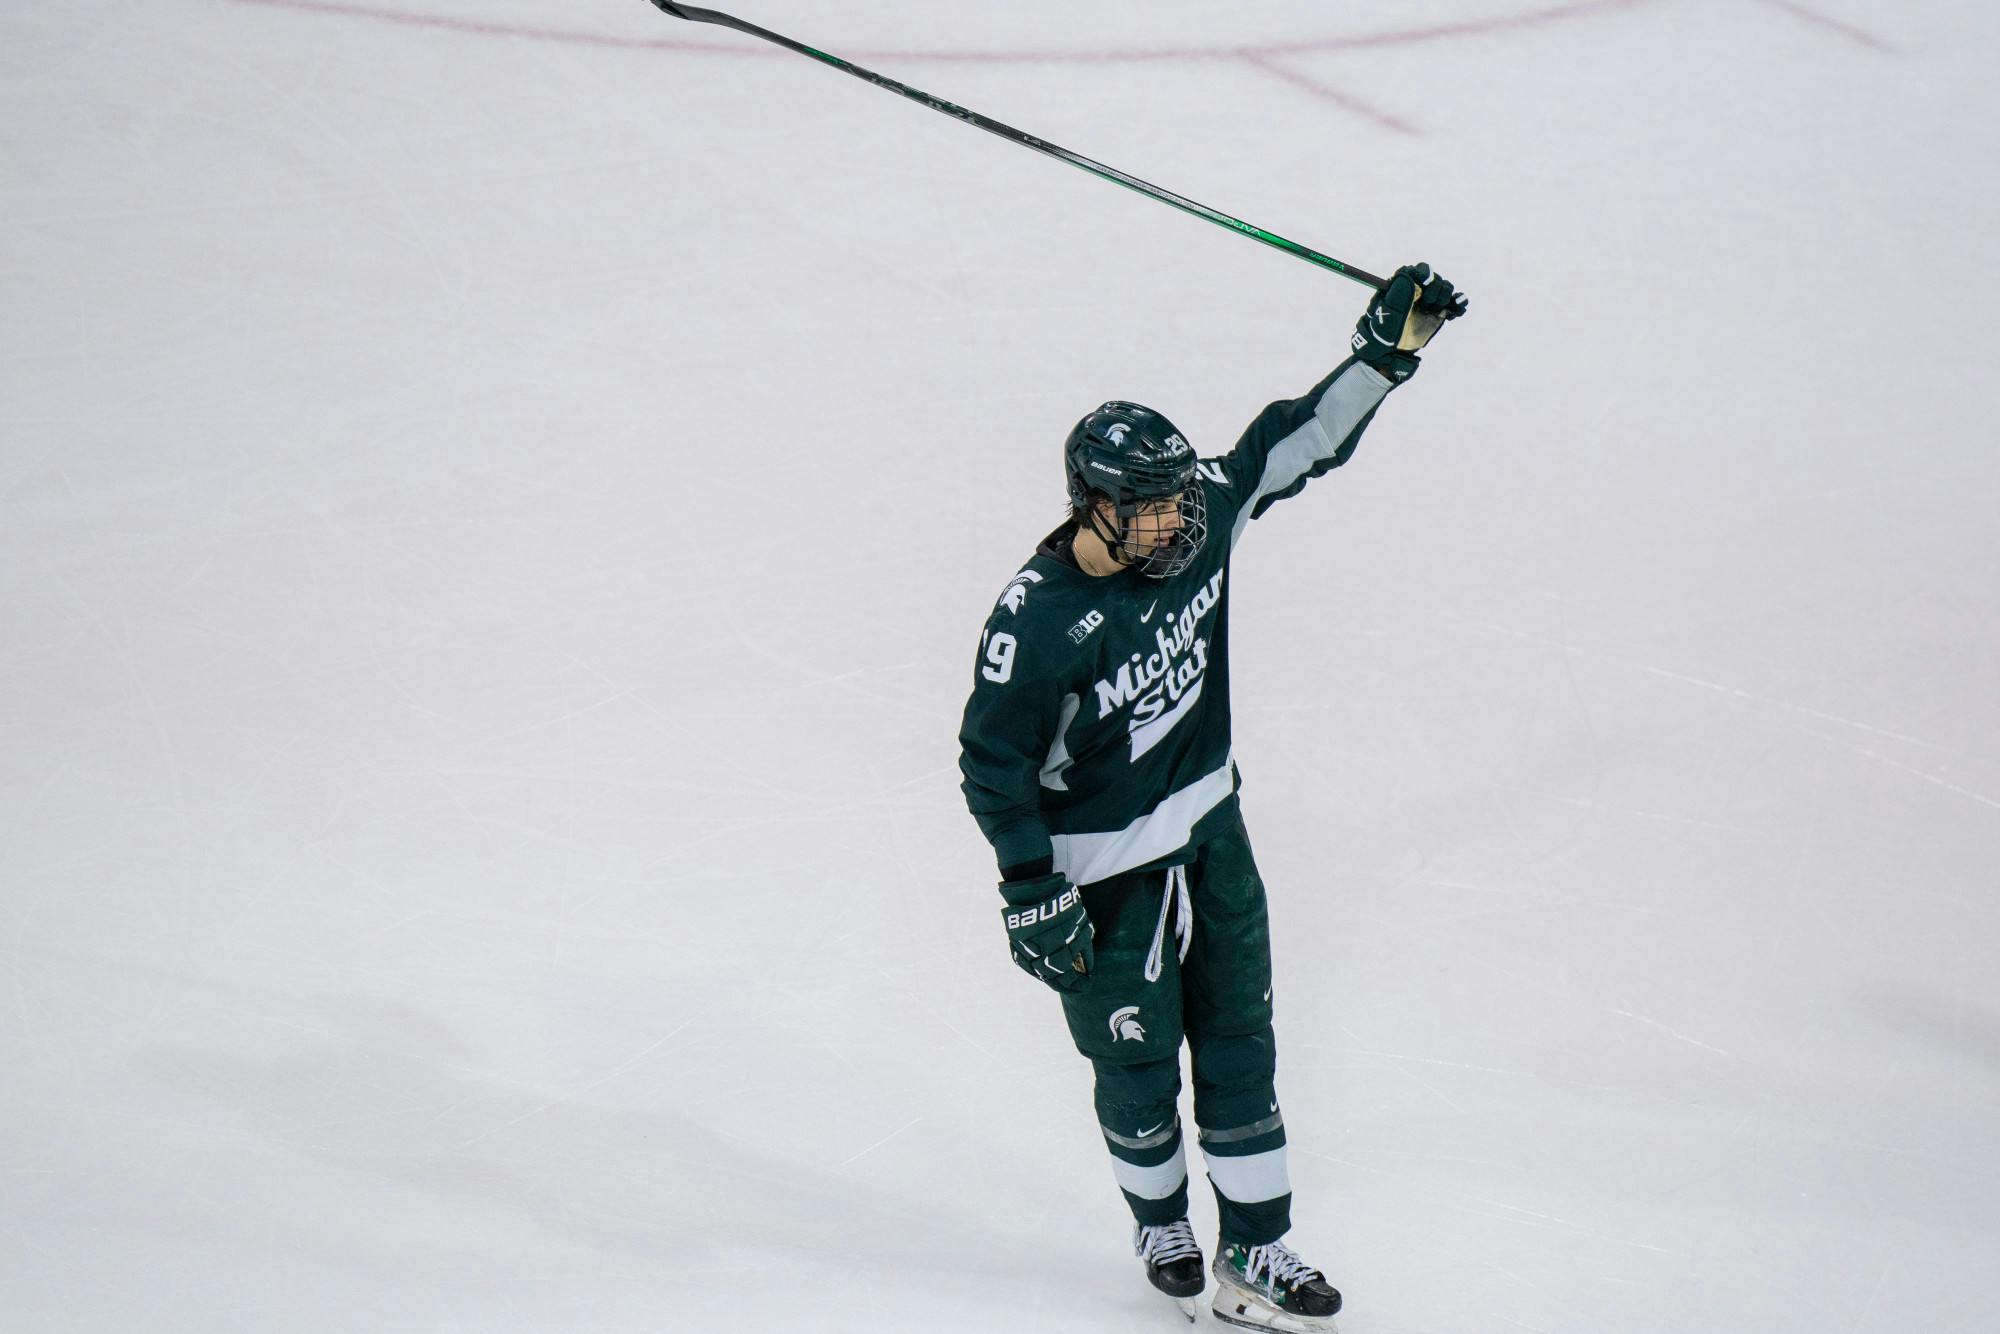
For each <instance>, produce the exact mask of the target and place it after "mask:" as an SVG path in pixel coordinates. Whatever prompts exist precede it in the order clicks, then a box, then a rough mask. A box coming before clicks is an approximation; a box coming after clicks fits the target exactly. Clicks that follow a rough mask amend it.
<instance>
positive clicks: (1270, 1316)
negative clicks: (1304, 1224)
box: [1212, 1241, 1340, 1334]
mask: <svg viewBox="0 0 2000 1334" xmlns="http://www.w3.org/2000/svg"><path fill="white" fill-rule="evenodd" d="M1339 1309H1340V1293H1339V1292H1338V1291H1337V1290H1336V1289H1335V1288H1334V1286H1333V1285H1332V1284H1331V1283H1328V1282H1327V1281H1326V1275H1324V1274H1322V1273H1320V1272H1319V1270H1317V1269H1314V1268H1313V1267H1312V1266H1311V1265H1309V1264H1307V1263H1306V1262H1305V1261H1304V1260H1301V1259H1299V1257H1298V1256H1296V1255H1294V1254H1292V1252H1291V1251H1290V1250H1289V1249H1288V1248H1286V1247H1284V1246H1281V1245H1279V1244H1278V1243H1277V1242H1275V1241H1274V1242H1272V1243H1270V1244H1269V1245H1266V1246H1245V1245H1243V1244H1241V1243H1240V1242H1233V1241H1228V1242H1223V1243H1222V1244H1221V1247H1220V1249H1219V1250H1218V1251H1217V1253H1216V1257H1215V1301H1214V1303H1213V1307H1212V1310H1213V1312H1214V1315H1215V1318H1216V1319H1217V1320H1220V1321H1222V1322H1224V1323H1225V1324H1230V1325H1241V1326H1242V1327H1243V1328H1245V1329H1277V1330H1284V1331H1286V1334H1322V1332H1323V1331H1328V1330H1331V1329H1333V1327H1334V1326H1333V1314H1334V1312H1336V1311H1338V1310H1339Z"/></svg>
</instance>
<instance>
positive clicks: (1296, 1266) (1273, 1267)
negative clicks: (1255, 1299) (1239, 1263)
mask: <svg viewBox="0 0 2000 1334" xmlns="http://www.w3.org/2000/svg"><path fill="white" fill-rule="evenodd" d="M1243 1277H1244V1279H1245V1280H1247V1281H1248V1282H1251V1283H1255V1284H1257V1285H1258V1286H1260V1287H1262V1288H1263V1289H1264V1291H1265V1292H1268V1293H1273V1295H1275V1289H1276V1286H1277V1285H1278V1284H1280V1283H1282V1284H1284V1285H1285V1287H1286V1288H1288V1289H1290V1288H1296V1287H1298V1286H1299V1285H1300V1284H1301V1283H1305V1282H1307V1281H1308V1280H1311V1279H1315V1278H1322V1277H1324V1275H1322V1274H1321V1273H1320V1272H1319V1270H1317V1269H1314V1268H1313V1267H1312V1266H1311V1265H1309V1264H1307V1263H1306V1262H1305V1261H1304V1260H1301V1259H1299V1257H1298V1256H1296V1255H1294V1254H1293V1253H1292V1251H1291V1249H1290V1248H1289V1247H1287V1246H1283V1245H1280V1244H1279V1243H1278V1242H1275V1241H1274V1242H1271V1243H1270V1244H1269V1245H1265V1246H1252V1247H1250V1249H1249V1250H1247V1251H1246V1252H1244V1255H1243Z"/></svg>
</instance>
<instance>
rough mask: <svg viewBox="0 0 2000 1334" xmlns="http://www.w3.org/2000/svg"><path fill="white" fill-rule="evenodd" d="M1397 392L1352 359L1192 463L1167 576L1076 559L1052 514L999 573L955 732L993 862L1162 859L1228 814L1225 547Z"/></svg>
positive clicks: (1074, 872)
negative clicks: (1193, 478) (1190, 496)
mask: <svg viewBox="0 0 2000 1334" xmlns="http://www.w3.org/2000/svg"><path fill="white" fill-rule="evenodd" d="M1389 389H1390V384H1389V381H1388V380H1386V379H1385V378H1384V377H1382V376H1381V375H1379V374H1377V373H1376V372H1375V370H1374V369H1372V368H1371V367H1369V366H1367V365H1364V364H1363V363H1361V362H1359V361H1355V360H1352V359H1350V360H1348V361H1346V362H1343V363H1342V364H1341V365H1340V366H1339V368H1337V369H1336V370H1335V371H1334V372H1333V374H1331V375H1329V376H1327V377H1326V379H1324V380H1322V381H1320V383H1319V384H1317V385H1315V386H1314V387H1313V389H1312V390H1311V392H1309V393H1307V394H1306V395H1305V396H1304V397H1303V398H1296V399H1289V400H1285V401H1283V402H1278V403H1273V404H1271V405H1270V406H1269V407H1267V408H1265V409H1264V410H1263V412H1261V413H1259V414H1258V416H1257V419H1256V420H1255V421H1253V422H1251V423H1250V427H1249V429H1248V430H1246V431H1245V432H1244V433H1243V438H1242V439H1240V440H1239V441H1237V442H1236V447H1235V448H1234V449H1233V450H1231V451H1230V452H1229V453H1228V454H1225V455H1223V456H1222V457H1221V458H1219V459H1204V460H1202V461H1201V463H1200V485H1201V487H1202V489H1203V492H1204V498H1205V500H1206V502H1207V505H1208V540H1207V542H1206V543H1205V544H1204V545H1203V547H1202V550H1201V552H1200V554H1199V555H1198V556H1196V558H1195V560H1194V562H1193V563H1192V564H1191V565H1190V566H1189V567H1188V568H1187V569H1186V570H1184V571H1182V572H1181V573H1180V574H1178V575H1175V576H1174V577H1173V578H1171V579H1150V578H1147V577H1145V576H1144V575H1141V574H1138V573H1137V572H1135V571H1131V570H1126V571H1124V572H1122V573H1119V574H1114V575H1107V576H1104V577H1096V576H1092V575H1089V574H1086V573H1084V572H1083V571H1082V570H1080V569H1078V568H1077V567H1076V566H1075V565H1073V564H1071V563H1070V562H1069V561H1067V560H1066V559H1064V558H1063V555H1062V548H1061V544H1060V539H1061V538H1063V537H1064V536H1065V532H1066V530H1062V529H1059V530H1058V531H1057V532H1056V533H1055V534H1051V536H1050V538H1049V540H1047V541H1045V542H1044V543H1043V544H1042V546H1041V548H1040V549H1039V550H1038V551H1037V552H1036V553H1035V555H1034V556H1033V557H1032V558H1031V559H1030V560H1029V561H1028V563H1027V564H1026V565H1025V566H1023V567H1022V569H1021V571H1020V573H1018V574H1016V575H1015V576H1014V577H1013V578H1012V579H1011V580H1009V581H1008V583H1007V587H1006V588H1005V590H1003V591H1002V593H1001V594H1000V600H999V601H998V602H997V603H996V604H995V605H994V608H993V613H992V615H990V616H989V617H987V619H986V625H985V628H984V629H983V630H982V631H981V633H980V638H979V659H978V663H977V666H976V667H975V669H974V675H973V682H972V697H971V698H970V699H969V700H967V701H966V706H965V719H964V722H963V724H962V726H961V727H960V729H959V745H960V748H961V749H960V756H959V769H960V770H961V772H962V773H963V774H964V782H963V783H962V784H961V787H962V789H963V791H964V793H965V800H966V805H967V806H968V807H970V808H971V811H972V814H973V818H974V819H976V820H977V821H978V822H979V828H980V831H981V832H982V833H984V834H985V835H986V838H987V841H988V842H990V843H991V844H992V845H993V850H994V854H995V856H996V858H997V859H998V861H999V864H1000V866H1001V867H1002V868H1003V870H1004V869H1006V868H1010V867H1024V866H1031V865H1034V864H1036V863H1038V862H1039V861H1041V860H1042V859H1044V858H1047V859H1050V860H1051V862H1052V864H1053V866H1054V869H1055V870H1057V871H1060V872H1062V873H1063V874H1064V875H1065V876H1067V877H1068V878H1069V879H1070V881H1071V882H1072V883H1075V884H1080V885H1083V884H1091V883H1093V882H1095V881H1099V880H1104V879H1106V878H1108V877H1110V876H1114V875H1118V874H1120V873H1122V872H1125V871H1133V870H1142V869H1151V868H1154V867H1159V866H1171V865H1174V864H1176V863H1179V862H1184V861H1187V860H1189V859H1190V858H1191V856H1192V855H1193V854H1192V849H1193V848H1195V847H1196V846H1198V845H1199V844H1200V843H1201V842H1202V841H1203V840H1204V839H1205V838H1207V837H1208V835H1209V834H1210V833H1211V832H1212V831H1213V830H1215V829H1218V828H1220V827H1222V825H1223V824H1224V823H1225V822H1226V821H1227V820H1228V819H1229V818H1230V816H1231V815H1232V814H1233V813H1234V808H1235V802H1236V783H1237V779H1236V769H1235V765H1234V762H1233V761H1232V759H1231V756H1230V720H1229V557H1230V553H1231V552H1232V551H1233V550H1234V549H1235V547H1236V543H1237V541H1238V540H1239V539H1240V538H1241V537H1242V536H1243V530H1244V528H1245V527H1247V526H1248V525H1249V523H1250V521H1251V520H1252V519H1254V518H1257V517H1258V516H1259V515H1261V514H1263V513H1264V511H1265V510H1266V509H1268V508H1269V507H1270V506H1271V505H1272V504H1274V503H1276V502H1277V501H1279V500H1283V499H1285V498H1286V497H1288V496H1294V495H1297V494H1298V493H1299V491H1300V490H1301V489H1303V488H1304V486H1305V484H1306V482H1307V481H1308V480H1309V479H1311V478H1314V477H1317V476H1319V475H1320V474H1321V473H1324V472H1326V471H1327V470H1328V469H1331V468H1337V467H1339V466H1340V465H1341V464H1343V463H1345V462H1346V461H1347V460H1348V458H1349V456H1351V455H1352V454H1353V452H1354V448H1355V445H1356V444H1357V443H1358V442H1359V440H1360V438H1361V433H1362V432H1363V431H1364V430H1366V429H1367V427H1368V423H1369V422H1370V421H1371V420H1372V419H1373V418H1374V415H1375V410H1376V408H1377V407H1379V406H1380V405H1381V402H1382V400H1383V398H1385V397H1386V396H1387V395H1388V393H1389Z"/></svg>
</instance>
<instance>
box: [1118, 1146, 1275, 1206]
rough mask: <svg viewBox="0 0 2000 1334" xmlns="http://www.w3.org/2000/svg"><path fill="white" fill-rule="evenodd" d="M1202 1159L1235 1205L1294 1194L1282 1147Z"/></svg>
mask: <svg viewBox="0 0 2000 1334" xmlns="http://www.w3.org/2000/svg"><path fill="white" fill-rule="evenodd" d="M1201 1156H1202V1157H1203V1158H1206V1159H1207V1160H1208V1179H1209V1180H1210V1181H1213V1182H1214V1183H1215V1188H1216V1189H1217V1190H1219V1191H1221V1192H1222V1194H1223V1196H1224V1198H1226V1199H1228V1200H1230V1201H1232V1202H1234V1203H1236V1204H1261V1203H1263V1202H1264V1201H1265V1200H1275V1199H1277V1198H1278V1197H1279V1196H1280V1195H1289V1194H1291V1192H1292V1174H1291V1169H1290V1168H1289V1166H1288V1165H1287V1160H1286V1158H1285V1150H1284V1146H1283V1145H1280V1146H1279V1147H1277V1148H1275V1149H1271V1150H1269V1151H1268V1152H1265V1153H1253V1154H1248V1155H1246V1156H1244V1157H1242V1158H1224V1157H1222V1156H1221V1155H1220V1154H1213V1153H1209V1152H1208V1151H1206V1150H1203V1152H1202V1155H1201ZM1135 1193H1136V1192H1135Z"/></svg>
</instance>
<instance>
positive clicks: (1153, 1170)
mask: <svg viewBox="0 0 2000 1334" xmlns="http://www.w3.org/2000/svg"><path fill="white" fill-rule="evenodd" d="M1111 1175H1112V1176H1114V1177H1117V1178H1118V1186H1119V1189H1121V1190H1126V1191H1130V1192H1131V1193H1132V1194H1134V1195H1137V1196H1138V1197H1139V1198H1140V1199H1142V1200H1164V1199H1166V1198H1167V1197H1168V1196H1170V1195H1172V1194H1173V1193H1174V1192H1175V1191H1177V1190H1179V1189H1180V1188H1181V1187H1182V1186H1184V1185H1186V1184H1187V1151H1186V1149H1185V1148H1176V1149H1175V1150H1174V1156H1173V1157H1171V1158H1169V1159H1167V1161H1165V1162H1164V1163H1161V1164H1160V1165H1159V1166H1157V1167H1140V1166H1138V1165H1137V1164H1136V1163H1128V1162H1126V1161H1125V1160H1124V1159H1123V1158H1120V1157H1117V1156H1116V1155H1113V1156H1112V1159H1111ZM1230 1198H1231V1199H1234V1198H1235V1197H1234V1196H1231V1197H1230Z"/></svg>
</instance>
